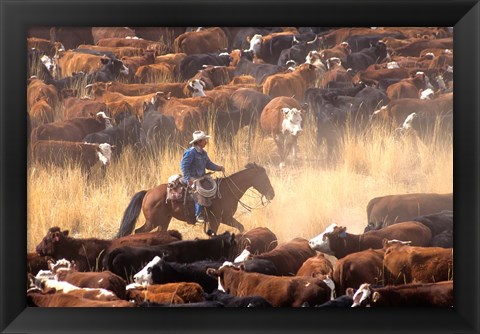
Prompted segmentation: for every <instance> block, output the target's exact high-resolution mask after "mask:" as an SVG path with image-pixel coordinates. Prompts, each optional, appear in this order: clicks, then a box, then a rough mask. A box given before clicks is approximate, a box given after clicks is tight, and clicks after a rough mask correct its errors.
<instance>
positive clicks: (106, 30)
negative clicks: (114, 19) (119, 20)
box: [92, 27, 135, 44]
mask: <svg viewBox="0 0 480 334" xmlns="http://www.w3.org/2000/svg"><path fill="white" fill-rule="evenodd" d="M92 37H93V42H94V43H95V44H97V42H98V41H99V40H101V39H102V38H114V37H118V38H125V37H135V30H133V29H131V28H129V27H92Z"/></svg>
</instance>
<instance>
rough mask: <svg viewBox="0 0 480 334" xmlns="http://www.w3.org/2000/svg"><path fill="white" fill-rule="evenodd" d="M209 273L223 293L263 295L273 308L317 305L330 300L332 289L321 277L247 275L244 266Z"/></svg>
mask: <svg viewBox="0 0 480 334" xmlns="http://www.w3.org/2000/svg"><path fill="white" fill-rule="evenodd" d="M207 273H208V274H209V275H211V276H212V277H214V278H216V279H217V280H218V286H219V288H218V289H219V290H220V291H224V292H226V293H228V294H231V295H233V296H238V297H244V296H261V297H263V298H265V299H266V300H267V301H268V302H269V303H270V304H272V306H273V307H300V306H302V304H303V303H305V302H308V303H309V304H310V305H316V304H321V303H324V302H326V301H327V300H329V299H330V293H331V290H330V288H329V287H328V286H327V285H326V284H325V283H324V282H323V281H322V280H321V279H319V278H314V277H298V276H295V277H277V276H269V275H263V274H258V273H247V272H245V271H244V270H243V269H242V266H240V268H238V267H234V266H232V265H229V264H226V265H223V266H222V267H220V268H219V269H218V270H215V269H208V270H207Z"/></svg>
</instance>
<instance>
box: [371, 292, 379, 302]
mask: <svg viewBox="0 0 480 334" xmlns="http://www.w3.org/2000/svg"><path fill="white" fill-rule="evenodd" d="M379 299H380V294H379V293H378V291H375V292H374V293H373V295H372V302H374V303H376V302H377V301H378V300H379Z"/></svg>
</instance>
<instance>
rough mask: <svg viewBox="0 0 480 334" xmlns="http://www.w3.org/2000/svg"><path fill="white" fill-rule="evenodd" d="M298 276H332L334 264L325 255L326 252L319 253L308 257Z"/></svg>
mask: <svg viewBox="0 0 480 334" xmlns="http://www.w3.org/2000/svg"><path fill="white" fill-rule="evenodd" d="M296 276H309V277H319V278H322V279H323V278H325V277H327V276H328V277H332V276H333V265H332V263H331V262H330V261H329V260H328V259H327V258H326V257H325V254H323V253H319V254H317V255H316V256H312V257H311V258H308V259H307V260H306V261H305V262H304V263H303V264H302V266H301V267H300V269H298V271H297V274H296Z"/></svg>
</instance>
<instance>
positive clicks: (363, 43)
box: [345, 32, 405, 52]
mask: <svg viewBox="0 0 480 334" xmlns="http://www.w3.org/2000/svg"><path fill="white" fill-rule="evenodd" d="M384 37H393V38H396V39H405V36H404V35H403V34H401V33H399V32H394V33H386V34H378V35H368V36H362V35H355V36H350V37H348V38H347V39H346V40H345V42H347V43H348V45H349V46H350V48H351V49H352V52H358V51H361V50H363V49H366V48H369V47H370V45H371V44H373V43H377V42H379V41H380V40H381V39H383V38H384Z"/></svg>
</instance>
